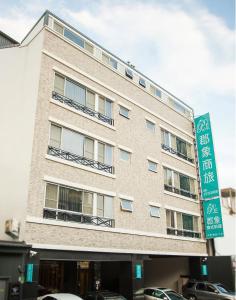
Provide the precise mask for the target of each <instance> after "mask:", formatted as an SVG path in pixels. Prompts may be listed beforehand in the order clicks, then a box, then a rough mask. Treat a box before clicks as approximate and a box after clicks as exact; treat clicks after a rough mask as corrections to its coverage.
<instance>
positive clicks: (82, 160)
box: [48, 146, 115, 174]
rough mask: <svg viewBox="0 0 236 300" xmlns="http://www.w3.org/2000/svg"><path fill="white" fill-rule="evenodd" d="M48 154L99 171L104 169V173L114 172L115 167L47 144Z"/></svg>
mask: <svg viewBox="0 0 236 300" xmlns="http://www.w3.org/2000/svg"><path fill="white" fill-rule="evenodd" d="M48 154H49V155H52V156H56V157H59V158H62V159H65V160H68V161H71V162H74V163H77V164H80V165H83V166H87V167H91V168H93V169H97V170H99V171H104V172H106V173H110V174H114V170H115V168H114V167H113V166H109V165H106V164H104V163H101V162H99V161H96V160H93V159H89V158H86V157H84V156H79V155H77V154H73V153H71V152H68V151H65V150H62V149H59V148H56V147H53V146H48Z"/></svg>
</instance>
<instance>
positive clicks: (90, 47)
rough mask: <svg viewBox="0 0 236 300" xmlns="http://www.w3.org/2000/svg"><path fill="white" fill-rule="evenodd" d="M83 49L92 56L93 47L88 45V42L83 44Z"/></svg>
mask: <svg viewBox="0 0 236 300" xmlns="http://www.w3.org/2000/svg"><path fill="white" fill-rule="evenodd" d="M84 49H86V50H87V51H88V52H90V53H91V54H93V45H91V44H89V43H88V42H86V41H85V42H84Z"/></svg>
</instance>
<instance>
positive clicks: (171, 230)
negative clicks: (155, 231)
mask: <svg viewBox="0 0 236 300" xmlns="http://www.w3.org/2000/svg"><path fill="white" fill-rule="evenodd" d="M167 234H170V235H177V236H184V237H191V238H198V239H200V238H201V233H200V232H195V231H188V230H181V229H175V228H167Z"/></svg>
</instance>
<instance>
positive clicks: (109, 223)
mask: <svg viewBox="0 0 236 300" xmlns="http://www.w3.org/2000/svg"><path fill="white" fill-rule="evenodd" d="M43 217H44V218H45V219H53V220H58V221H65V222H76V223H83V224H89V225H96V226H104V227H115V220H114V219H108V218H103V217H97V216H89V215H84V214H81V213H76V212H72V211H64V210H59V209H52V208H44V210H43Z"/></svg>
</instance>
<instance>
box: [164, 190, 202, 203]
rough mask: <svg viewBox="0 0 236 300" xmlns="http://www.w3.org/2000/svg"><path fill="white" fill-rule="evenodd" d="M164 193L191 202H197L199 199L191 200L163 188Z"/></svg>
mask: <svg viewBox="0 0 236 300" xmlns="http://www.w3.org/2000/svg"><path fill="white" fill-rule="evenodd" d="M164 194H167V195H170V196H173V197H177V198H180V199H184V200H187V201H190V202H193V203H199V200H193V199H191V198H188V197H184V196H182V195H179V194H176V193H172V192H168V191H166V190H164Z"/></svg>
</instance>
